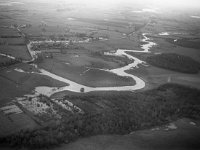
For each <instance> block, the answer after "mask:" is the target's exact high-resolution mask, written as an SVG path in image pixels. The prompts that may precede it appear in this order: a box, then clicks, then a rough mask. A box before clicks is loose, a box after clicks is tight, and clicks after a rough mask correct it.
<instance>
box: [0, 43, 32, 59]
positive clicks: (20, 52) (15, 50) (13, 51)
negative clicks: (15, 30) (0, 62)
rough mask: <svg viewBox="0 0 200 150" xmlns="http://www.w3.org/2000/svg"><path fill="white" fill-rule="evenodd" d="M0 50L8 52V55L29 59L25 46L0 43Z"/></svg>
mask: <svg viewBox="0 0 200 150" xmlns="http://www.w3.org/2000/svg"><path fill="white" fill-rule="evenodd" d="M0 52H1V53H4V54H9V55H11V56H14V57H17V58H22V59H25V60H30V59H31V56H30V54H29V52H28V50H27V47H26V46H18V45H15V46H11V45H1V46H0Z"/></svg>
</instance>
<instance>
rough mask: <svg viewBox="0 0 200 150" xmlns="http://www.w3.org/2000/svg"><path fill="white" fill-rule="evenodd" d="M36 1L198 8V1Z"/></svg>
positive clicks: (199, 2) (199, 0)
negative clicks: (150, 4) (127, 3)
mask: <svg viewBox="0 0 200 150" xmlns="http://www.w3.org/2000/svg"><path fill="white" fill-rule="evenodd" d="M37 1H47V2H48V1H53V2H56V1H66V2H73V3H80V2H82V3H87V4H90V5H101V4H105V5H112V4H118V3H125V2H129V3H135V2H137V3H138V2H139V3H144V4H145V3H152V4H153V3H154V4H159V5H163V6H171V7H200V0H37Z"/></svg>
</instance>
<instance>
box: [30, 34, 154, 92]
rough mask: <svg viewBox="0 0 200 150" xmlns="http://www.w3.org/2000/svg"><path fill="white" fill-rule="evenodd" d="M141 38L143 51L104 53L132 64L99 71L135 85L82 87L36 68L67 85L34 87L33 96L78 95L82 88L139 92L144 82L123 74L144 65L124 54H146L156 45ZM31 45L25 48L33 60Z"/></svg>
mask: <svg viewBox="0 0 200 150" xmlns="http://www.w3.org/2000/svg"><path fill="white" fill-rule="evenodd" d="M143 37H144V39H143V40H142V41H143V42H145V43H146V44H144V45H142V47H141V48H142V49H143V50H127V49H118V50H116V51H115V52H114V53H110V52H107V53H104V54H105V55H112V56H116V57H127V58H128V59H131V60H134V62H133V63H130V64H128V65H126V66H124V67H121V68H116V69H111V70H109V69H101V70H103V71H106V72H111V73H114V74H116V75H118V76H123V77H131V78H132V79H133V80H135V82H136V83H135V85H132V86H116V87H89V86H85V85H82V84H78V83H76V82H73V81H71V80H69V79H66V78H63V77H61V76H58V75H56V74H53V73H51V72H49V71H46V70H44V69H40V68H38V69H39V71H40V74H41V75H45V76H48V77H51V78H53V79H55V80H58V81H61V82H64V83H66V84H68V85H67V86H64V87H47V86H40V87H36V88H35V94H36V95H38V94H43V95H46V96H51V95H53V94H55V93H58V92H62V91H66V90H67V91H72V92H78V93H80V92H81V89H82V88H84V92H91V91H134V90H139V89H142V88H144V87H145V82H144V81H143V80H142V79H140V78H139V77H137V76H134V75H132V74H129V73H126V72H125V71H126V70H130V69H131V68H134V67H138V65H139V64H145V62H144V61H142V60H140V59H138V58H136V57H133V56H132V55H129V54H127V53H126V52H134V53H148V52H149V49H150V48H151V47H152V46H154V45H156V44H155V43H154V42H151V41H149V38H148V37H147V36H146V34H143ZM31 44H32V43H30V44H29V45H28V46H27V47H28V49H29V51H30V53H31V55H32V57H33V59H34V55H36V53H34V52H33V51H31Z"/></svg>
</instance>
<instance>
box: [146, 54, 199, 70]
mask: <svg viewBox="0 0 200 150" xmlns="http://www.w3.org/2000/svg"><path fill="white" fill-rule="evenodd" d="M146 61H147V62H148V63H149V64H151V65H153V66H156V67H160V68H164V69H169V70H173V71H178V72H183V73H191V74H195V73H198V72H199V70H200V63H199V62H197V61H195V60H193V59H192V58H191V57H188V56H184V55H179V54H175V53H163V54H158V55H153V56H149V57H147V58H146Z"/></svg>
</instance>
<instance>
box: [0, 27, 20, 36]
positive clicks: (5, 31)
mask: <svg viewBox="0 0 200 150" xmlns="http://www.w3.org/2000/svg"><path fill="white" fill-rule="evenodd" d="M6 36H19V33H18V32H17V30H15V29H10V28H0V37H6Z"/></svg>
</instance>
